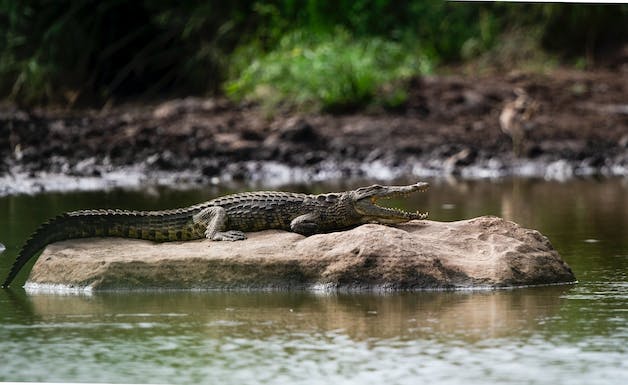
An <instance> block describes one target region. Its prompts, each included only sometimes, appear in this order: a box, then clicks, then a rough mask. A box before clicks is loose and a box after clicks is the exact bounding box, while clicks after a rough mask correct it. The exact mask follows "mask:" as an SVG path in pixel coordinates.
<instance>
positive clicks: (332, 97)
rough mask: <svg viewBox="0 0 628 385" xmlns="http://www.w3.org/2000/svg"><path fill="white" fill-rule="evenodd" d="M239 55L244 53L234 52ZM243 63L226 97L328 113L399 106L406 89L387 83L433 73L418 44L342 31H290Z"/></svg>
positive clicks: (429, 62) (403, 98)
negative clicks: (357, 36)
mask: <svg viewBox="0 0 628 385" xmlns="http://www.w3.org/2000/svg"><path fill="white" fill-rule="evenodd" d="M240 55H241V56H245V57H246V56H247V55H246V54H242V53H236V54H235V55H234V56H235V57H236V58H237V57H239V56H240ZM241 62H242V60H241ZM244 62H245V63H249V64H248V65H245V66H244V67H243V69H242V70H240V71H236V75H235V77H234V80H231V81H229V82H227V84H226V91H227V94H228V95H230V96H233V97H236V98H244V97H248V98H249V99H253V100H256V101H260V102H264V103H266V104H270V105H272V106H278V105H281V104H282V103H285V101H289V103H290V104H291V105H296V106H300V107H301V108H315V109H319V108H320V109H324V110H328V111H341V110H346V109H351V108H355V107H360V106H363V105H365V104H368V103H370V102H372V101H375V102H377V103H378V104H382V105H384V106H387V107H392V108H394V107H397V106H398V105H400V104H401V103H403V102H404V101H405V99H406V93H405V90H404V89H403V88H400V87H388V88H386V86H387V85H390V84H392V83H394V82H399V81H402V80H404V79H408V78H410V77H412V76H414V75H417V74H424V73H428V72H430V71H431V61H430V60H429V59H428V58H426V57H425V56H424V55H423V53H422V51H421V50H420V48H418V47H417V48H414V49H409V48H408V47H407V46H404V45H402V44H399V43H396V42H393V41H386V40H383V39H381V38H378V37H374V38H369V39H365V38H360V39H354V38H352V36H351V35H350V34H349V33H348V32H347V31H345V30H342V29H338V30H337V31H336V33H335V34H333V36H332V35H314V36H311V35H309V34H308V33H307V32H304V31H298V32H294V33H291V34H289V35H286V36H285V37H283V38H282V39H281V40H280V42H279V44H278V46H277V47H276V48H275V49H274V50H273V51H271V52H269V53H268V54H262V55H260V56H259V57H258V58H256V57H252V58H251V61H250V62H248V61H244Z"/></svg>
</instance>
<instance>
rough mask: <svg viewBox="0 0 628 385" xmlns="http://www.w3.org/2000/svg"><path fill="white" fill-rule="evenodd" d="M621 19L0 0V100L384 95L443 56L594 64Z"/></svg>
mask: <svg viewBox="0 0 628 385" xmlns="http://www.w3.org/2000/svg"><path fill="white" fill-rule="evenodd" d="M627 19H628V6H626V5H619V6H607V5H595V6H593V5H569V4H567V5H566V4H551V5H547V4H501V3H498V4H475V3H451V2H444V1H436V0H430V1H416V2H415V1H403V0H402V1H395V0H353V1H351V0H339V1H334V2H331V1H317V0H272V1H261V0H237V1H229V2H224V1H218V0H213V1H201V0H190V1H184V2H181V1H173V0H153V1H149V0H144V1H125V0H106V1H104V0H103V1H96V0H85V1H72V0H54V1H51V0H0V36H2V41H3V42H5V44H1V45H0V98H10V99H12V100H14V101H16V102H18V103H21V104H41V103H59V104H64V105H81V104H100V103H104V102H107V101H114V102H115V101H119V100H123V99H126V98H129V97H154V96H155V97H158V96H161V95H167V96H175V95H183V94H204V93H210V94H215V93H221V92H225V93H226V94H227V95H229V96H230V97H233V98H236V99H250V100H256V101H260V100H264V101H265V102H266V103H268V104H270V105H272V106H299V107H306V108H322V109H326V110H331V111H338V110H345V109H348V108H355V107H361V106H365V105H368V104H373V103H374V104H378V105H383V106H384V107H395V106H397V105H399V104H402V103H403V101H404V99H405V92H406V91H405V89H404V85H405V82H404V80H405V79H407V78H409V77H412V76H415V75H420V74H424V73H429V72H430V71H432V70H433V68H438V67H439V66H440V65H443V64H447V63H456V62H460V61H469V60H475V61H477V60H478V58H483V59H484V61H480V62H481V63H483V64H482V65H486V66H490V65H491V63H492V62H500V60H501V61H502V62H503V61H504V60H503V57H504V56H505V57H510V56H512V57H515V59H516V58H517V57H518V56H517V55H519V57H521V56H523V57H525V58H527V59H526V60H529V57H530V56H533V57H535V58H538V59H537V60H541V61H544V60H547V58H548V57H552V58H557V59H560V60H562V61H563V62H566V63H571V64H573V63H578V65H580V66H588V65H591V64H594V63H595V60H596V58H597V57H598V56H599V55H600V54H603V53H604V52H611V51H612V50H613V49H615V48H616V47H618V46H620V45H622V44H625V43H626V41H627V40H628V39H627V36H628V23H626V20H627ZM513 31H514V32H513ZM515 32H516V33H515ZM517 36H525V37H526V38H527V40H525V47H524V48H525V54H522V53H521V52H520V51H521V50H519V49H518V47H520V46H521V45H520V44H519V43H517V40H516V37H517ZM512 37H515V39H512ZM509 40H512V41H515V43H514V44H508V41H509ZM537 49H538V50H541V51H542V52H540V53H537V52H536V50H537ZM504 52H505V54H503V53H504ZM545 52H549V53H550V56H548V55H546V54H545ZM552 60H554V59H552ZM515 62H517V61H516V60H515ZM504 65H508V63H504Z"/></svg>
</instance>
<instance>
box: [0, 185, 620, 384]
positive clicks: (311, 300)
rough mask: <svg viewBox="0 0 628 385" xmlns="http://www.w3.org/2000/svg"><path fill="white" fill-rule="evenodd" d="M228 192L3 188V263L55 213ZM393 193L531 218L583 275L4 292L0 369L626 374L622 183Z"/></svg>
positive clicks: (59, 374)
mask: <svg viewBox="0 0 628 385" xmlns="http://www.w3.org/2000/svg"><path fill="white" fill-rule="evenodd" d="M402 182H405V181H402ZM360 184H364V183H358V182H356V183H353V182H352V183H350V184H349V185H341V184H337V185H330V184H327V185H315V186H309V187H308V188H305V187H304V186H287V187H286V188H285V189H288V190H292V191H309V192H326V191H332V190H337V189H339V190H342V189H345V188H352V187H355V186H356V185H360ZM226 192H228V191H220V190H219V189H217V188H207V189H196V190H185V191H180V190H172V189H153V190H148V191H142V192H137V191H136V192H133V191H119V190H116V191H109V192H90V193H71V194H42V195H37V196H13V197H2V198H0V241H1V242H2V243H4V244H5V246H6V251H5V252H4V253H2V254H0V275H2V278H4V276H5V275H6V272H7V270H8V267H9V266H10V264H11V263H12V261H13V259H14V258H15V254H16V253H17V250H18V248H19V247H20V245H21V244H22V243H23V242H24V241H25V239H26V238H27V237H28V235H29V233H30V232H31V231H32V230H34V228H35V227H36V226H37V225H38V224H39V223H40V222H41V221H43V220H44V219H46V218H47V217H50V216H53V215H55V214H58V213H60V212H62V211H66V210H74V209H81V208H87V207H92V208H96V207H117V208H133V209H161V208H172V207H173V206H184V205H188V204H192V203H196V202H200V201H203V200H206V199H208V198H211V197H214V196H218V195H221V194H223V193H226ZM390 204H391V205H395V206H398V207H406V208H408V209H413V210H415V209H421V210H428V211H429V212H430V218H431V219H434V220H443V221H450V220H457V219H465V218H471V217H474V216H479V215H487V214H492V215H499V216H502V217H505V218H507V219H510V220H514V221H516V222H518V223H520V224H521V225H524V226H526V227H531V228H535V229H538V230H540V231H541V232H542V233H544V234H545V235H547V236H548V237H549V238H550V240H551V241H552V243H553V244H554V246H555V247H556V248H557V249H558V251H559V252H560V253H561V255H562V256H563V258H564V259H565V260H566V261H567V263H569V265H570V266H571V267H572V269H573V270H574V272H575V274H576V277H577V278H578V280H579V283H578V284H575V285H566V286H552V287H537V288H527V289H513V290H498V291H484V292H416V293H403V294H358V293H356V294H329V293H327V294H317V293H307V292H257V293H256V292H239V293H238V292H170V293H129V292H126V293H100V294H99V293H94V294H92V295H80V294H74V295H58V294H57V295H55V294H44V293H39V294H33V293H30V294H29V293H25V292H24V291H23V290H22V289H12V290H2V291H0V310H1V313H0V381H49V382H110V383H111V382H113V383H116V382H124V383H162V384H163V383H175V384H193V383H194V384H196V383H216V384H218V383H220V384H242V383H247V384H256V383H273V384H293V383H300V384H322V383H325V384H343V383H348V384H382V383H387V384H418V383H429V384H486V383H499V384H552V385H556V384H570V385H573V384H587V385H591V384H625V383H628V180H627V179H623V180H622V179H605V180H591V179H589V180H573V181H569V182H564V183H558V182H546V181H542V180H533V179H506V180H501V181H498V182H487V181H454V180H451V181H448V180H440V181H432V188H431V190H430V192H428V193H425V194H420V195H418V196H416V197H413V198H411V199H407V200H398V201H392V202H391V203H390ZM25 279H26V274H24V273H23V274H21V275H20V276H19V277H18V283H23V282H24V280H25ZM18 286H19V285H18Z"/></svg>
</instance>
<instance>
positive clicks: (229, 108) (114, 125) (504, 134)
mask: <svg viewBox="0 0 628 385" xmlns="http://www.w3.org/2000/svg"><path fill="white" fill-rule="evenodd" d="M624 67H625V66H624ZM627 72H628V71H627V70H626V69H622V68H620V69H617V70H613V71H610V70H596V71H591V72H579V71H571V70H569V71H568V70H560V71H558V70H557V71H554V72H553V73H551V74H547V75H542V74H526V73H520V72H513V73H510V74H505V75H497V76H496V75H492V76H484V77H475V78H471V77H458V76H440V77H430V78H422V79H416V80H414V81H413V82H412V84H411V88H410V94H409V98H408V101H407V103H405V105H403V106H401V107H399V108H398V109H396V110H390V111H386V110H367V111H356V112H351V113H345V114H342V115H329V114H320V113H293V112H292V113H288V112H277V113H275V114H274V115H272V116H269V114H268V112H267V111H264V110H263V109H261V108H259V107H257V106H253V105H237V104H233V103H231V102H228V101H226V100H222V99H198V98H188V99H180V100H171V101H167V102H164V103H152V104H142V105H124V106H118V107H113V108H104V109H101V110H79V111H77V110H70V111H68V110H58V109H32V110H24V109H18V108H16V107H14V106H10V105H4V106H3V107H0V158H1V159H0V190H1V191H0V193H3V194H7V193H16V192H20V191H28V189H29V188H31V189H32V188H39V189H51V188H52V189H55V188H54V187H51V186H52V185H54V184H55V183H53V182H51V183H48V182H46V181H47V180H51V181H52V180H54V177H59V176H60V175H63V178H66V179H67V180H68V181H85V180H88V181H95V182H94V183H95V184H96V185H98V183H97V181H99V180H107V181H108V182H107V183H110V184H113V185H116V184H121V185H124V184H125V180H126V181H127V182H128V180H129V178H131V179H133V182H131V183H139V184H141V183H144V182H146V181H151V180H153V181H154V180H156V179H159V178H165V179H164V180H166V181H167V182H166V183H178V182H180V181H182V180H185V181H190V182H192V183H206V182H211V181H214V182H221V181H226V180H229V179H243V180H256V179H260V178H264V180H266V181H268V182H269V183H271V184H272V183H278V184H280V183H283V182H289V181H295V180H303V181H307V180H311V179H325V178H337V177H348V176H349V177H350V176H358V177H364V176H366V177H371V178H378V179H388V178H393V177H397V176H400V175H407V174H412V175H416V176H426V175H428V176H429V175H444V174H459V175H462V176H463V177H486V176H488V177H493V176H502V175H508V174H523V175H537V176H544V177H548V178H559V179H560V178H569V177H571V176H574V175H580V174H583V175H595V174H604V175H628V104H626V103H627V102H628V97H627V96H628V76H627ZM513 138H514V147H515V151H513ZM515 152H516V153H518V155H519V156H515ZM112 175H113V176H112ZM128 175H133V177H128ZM68 183H69V184H71V183H73V182H65V179H64V182H58V181H57V182H56V184H57V185H59V184H61V185H64V186H67V185H68ZM76 183H79V184H80V183H84V182H76ZM87 184H88V185H91V184H90V183H87ZM20 186H22V187H20ZM37 186H39V187H37ZM78 188H80V186H79V187H78Z"/></svg>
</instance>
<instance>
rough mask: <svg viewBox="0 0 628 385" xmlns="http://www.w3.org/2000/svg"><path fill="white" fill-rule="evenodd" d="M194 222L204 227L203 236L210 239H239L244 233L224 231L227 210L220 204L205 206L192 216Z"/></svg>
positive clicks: (243, 237) (244, 235)
mask: <svg viewBox="0 0 628 385" xmlns="http://www.w3.org/2000/svg"><path fill="white" fill-rule="evenodd" d="M193 220H194V223H197V224H199V225H201V226H203V227H204V228H205V237H206V238H207V239H211V240H212V241H241V240H244V239H246V234H244V233H243V232H242V231H238V230H229V231H225V228H226V227H227V212H226V211H225V209H224V208H222V207H220V206H210V207H207V208H205V209H203V210H201V211H200V212H198V213H197V214H195V215H194V217H193Z"/></svg>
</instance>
